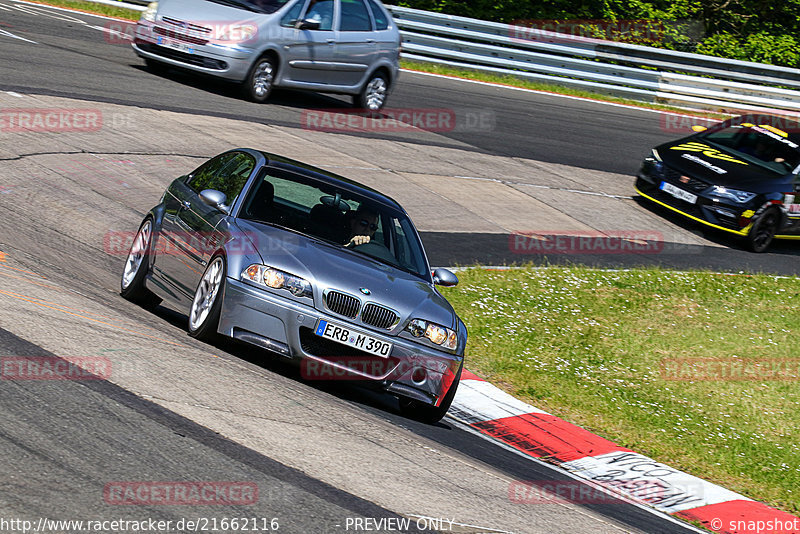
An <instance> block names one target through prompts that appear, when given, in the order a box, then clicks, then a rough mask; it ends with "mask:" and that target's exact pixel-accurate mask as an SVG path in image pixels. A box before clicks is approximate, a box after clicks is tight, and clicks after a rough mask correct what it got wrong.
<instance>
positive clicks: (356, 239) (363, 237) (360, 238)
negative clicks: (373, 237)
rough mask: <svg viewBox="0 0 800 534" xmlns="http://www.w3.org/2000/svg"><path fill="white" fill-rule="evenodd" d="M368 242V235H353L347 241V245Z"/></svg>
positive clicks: (355, 245) (354, 245) (351, 245)
mask: <svg viewBox="0 0 800 534" xmlns="http://www.w3.org/2000/svg"><path fill="white" fill-rule="evenodd" d="M367 243H369V236H368V235H354V236H353V237H352V238H351V239H350V242H349V243H347V245H345V246H348V247H357V246H358V245H366V244H367Z"/></svg>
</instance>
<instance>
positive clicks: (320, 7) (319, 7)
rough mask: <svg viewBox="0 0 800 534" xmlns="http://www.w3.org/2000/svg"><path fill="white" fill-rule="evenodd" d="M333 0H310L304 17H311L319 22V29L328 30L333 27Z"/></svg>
mask: <svg viewBox="0 0 800 534" xmlns="http://www.w3.org/2000/svg"><path fill="white" fill-rule="evenodd" d="M333 1H334V0H311V4H310V5H309V6H308V11H306V16H305V17H303V18H304V19H311V20H315V21H318V22H319V29H320V30H325V31H330V30H332V29H333Z"/></svg>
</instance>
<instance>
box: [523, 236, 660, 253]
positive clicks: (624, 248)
mask: <svg viewBox="0 0 800 534" xmlns="http://www.w3.org/2000/svg"><path fill="white" fill-rule="evenodd" d="M508 247H509V250H510V251H511V252H512V253H514V254H658V253H661V252H662V251H663V250H664V236H663V235H662V234H661V233H660V232H655V231H651V230H648V231H637V230H621V231H606V232H599V231H581V232H565V231H554V232H551V231H536V232H512V233H511V234H510V235H509V236H508Z"/></svg>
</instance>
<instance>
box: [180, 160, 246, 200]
mask: <svg viewBox="0 0 800 534" xmlns="http://www.w3.org/2000/svg"><path fill="white" fill-rule="evenodd" d="M235 155H236V154H235V153H229V154H222V155H221V156H217V157H216V158H214V159H212V160H211V161H209V162H207V163H205V164H204V165H203V166H202V167H200V168H199V169H197V170H196V171H194V173H193V175H192V178H191V179H190V180H189V187H191V188H192V190H194V192H195V193H199V192H200V191H202V190H203V189H214V188H213V187H209V185H208V184H209V183H211V181H212V180H213V179H214V176H216V174H217V173H218V172H219V171H221V170H222V168H223V167H225V165H226V164H227V163H228V162H229V161H230V160H231V159H232V158H233V157H234V156H235Z"/></svg>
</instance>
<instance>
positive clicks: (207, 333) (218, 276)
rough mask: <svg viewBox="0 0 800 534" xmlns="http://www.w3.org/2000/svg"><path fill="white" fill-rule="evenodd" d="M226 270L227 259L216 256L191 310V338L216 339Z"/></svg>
mask: <svg viewBox="0 0 800 534" xmlns="http://www.w3.org/2000/svg"><path fill="white" fill-rule="evenodd" d="M225 269H226V268H225V258H224V257H222V256H214V258H213V259H212V260H211V261H210V262H209V264H208V267H207V268H206V272H204V273H203V278H201V279H200V283H199V284H197V290H196V291H195V292H194V300H193V301H192V307H191V308H190V309H189V335H190V336H192V337H195V338H197V339H201V340H203V341H211V340H213V339H214V338H215V337H216V335H217V326H218V325H219V315H220V311H221V310H222V292H223V290H224V288H225Z"/></svg>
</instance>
